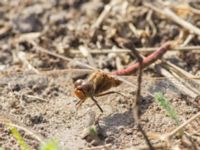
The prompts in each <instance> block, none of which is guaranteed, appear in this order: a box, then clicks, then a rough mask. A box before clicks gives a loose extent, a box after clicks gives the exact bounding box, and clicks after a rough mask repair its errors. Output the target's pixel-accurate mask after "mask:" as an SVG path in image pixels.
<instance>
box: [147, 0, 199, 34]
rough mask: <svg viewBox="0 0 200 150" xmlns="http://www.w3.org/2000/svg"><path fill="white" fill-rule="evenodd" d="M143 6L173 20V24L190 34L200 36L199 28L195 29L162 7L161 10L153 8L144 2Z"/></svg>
mask: <svg viewBox="0 0 200 150" xmlns="http://www.w3.org/2000/svg"><path fill="white" fill-rule="evenodd" d="M144 5H145V6H147V7H149V8H151V9H153V10H154V11H157V12H158V13H160V14H162V15H164V16H166V17H168V18H169V19H171V20H173V21H174V22H176V23H177V24H179V25H181V26H182V27H184V28H185V29H187V30H189V31H190V32H191V33H193V34H197V35H200V29H199V28H197V27H196V26H194V25H193V24H191V23H189V22H187V21H185V20H184V19H182V18H180V17H179V16H177V15H176V14H175V13H174V12H173V11H172V10H171V9H169V8H166V7H164V8H162V10H161V9H159V8H158V7H155V6H153V5H152V4H150V3H146V2H145V3H144Z"/></svg>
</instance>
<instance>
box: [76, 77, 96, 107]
mask: <svg viewBox="0 0 200 150" xmlns="http://www.w3.org/2000/svg"><path fill="white" fill-rule="evenodd" d="M74 86H75V92H74V93H75V95H76V96H77V97H78V98H79V100H80V101H79V102H78V103H77V105H81V104H82V103H83V102H84V101H85V100H86V99H87V98H88V97H91V96H93V95H94V86H93V84H91V83H90V82H89V81H85V80H82V79H79V80H77V81H76V82H75V83H74Z"/></svg>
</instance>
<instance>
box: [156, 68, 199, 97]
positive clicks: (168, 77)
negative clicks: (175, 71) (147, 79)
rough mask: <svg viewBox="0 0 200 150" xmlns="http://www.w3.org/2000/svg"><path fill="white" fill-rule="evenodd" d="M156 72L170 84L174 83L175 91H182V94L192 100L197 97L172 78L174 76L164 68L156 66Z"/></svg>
mask: <svg viewBox="0 0 200 150" xmlns="http://www.w3.org/2000/svg"><path fill="white" fill-rule="evenodd" d="M156 69H157V71H158V72H159V73H160V74H162V75H163V76H165V77H167V79H168V80H169V81H170V82H172V83H176V84H174V85H175V86H176V88H177V89H179V91H182V92H184V93H187V95H189V96H190V97H192V98H195V97H197V94H196V93H194V92H193V91H191V90H189V89H188V88H186V87H185V86H184V85H183V84H182V83H181V82H180V81H179V80H177V79H176V78H174V76H173V75H172V74H171V73H170V72H169V71H167V70H166V69H165V68H162V67H160V66H156Z"/></svg>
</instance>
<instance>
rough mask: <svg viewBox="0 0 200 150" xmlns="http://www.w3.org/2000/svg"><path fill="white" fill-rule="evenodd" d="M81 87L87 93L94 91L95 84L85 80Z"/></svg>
mask: <svg viewBox="0 0 200 150" xmlns="http://www.w3.org/2000/svg"><path fill="white" fill-rule="evenodd" d="M81 89H82V90H83V91H85V92H86V93H91V92H93V85H92V84H91V83H86V82H83V83H82V85H81Z"/></svg>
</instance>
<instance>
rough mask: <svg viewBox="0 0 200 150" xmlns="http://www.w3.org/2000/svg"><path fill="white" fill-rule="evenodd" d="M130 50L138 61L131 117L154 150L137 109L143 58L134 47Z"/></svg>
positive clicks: (138, 107)
mask: <svg viewBox="0 0 200 150" xmlns="http://www.w3.org/2000/svg"><path fill="white" fill-rule="evenodd" d="M132 52H133V54H134V55H135V56H136V57H137V59H138V62H139V74H138V79H137V93H136V98H135V102H134V101H133V104H134V103H135V105H133V117H134V119H135V122H136V124H137V127H138V129H139V131H140V132H141V133H142V135H143V136H144V139H145V141H146V143H147V145H148V146H149V149H150V150H154V148H153V146H152V144H151V142H150V140H149V138H148V136H147V135H146V133H145V131H144V130H143V129H142V126H141V124H140V113H139V111H140V99H141V84H142V72H143V71H142V68H143V58H142V56H140V54H139V53H138V51H137V50H136V49H133V51H132Z"/></svg>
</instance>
